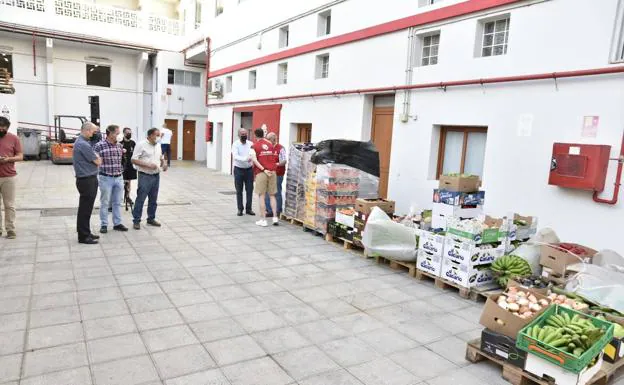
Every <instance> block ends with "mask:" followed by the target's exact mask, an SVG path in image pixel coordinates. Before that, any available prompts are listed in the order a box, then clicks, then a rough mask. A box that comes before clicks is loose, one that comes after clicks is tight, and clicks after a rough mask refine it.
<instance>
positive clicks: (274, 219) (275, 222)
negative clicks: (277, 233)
mask: <svg viewBox="0 0 624 385" xmlns="http://www.w3.org/2000/svg"><path fill="white" fill-rule="evenodd" d="M273 226H279V218H278V217H273Z"/></svg>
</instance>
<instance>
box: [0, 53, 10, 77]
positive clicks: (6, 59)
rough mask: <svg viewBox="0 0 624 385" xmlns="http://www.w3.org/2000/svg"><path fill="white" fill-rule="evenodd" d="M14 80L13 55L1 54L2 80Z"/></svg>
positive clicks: (0, 68)
mask: <svg viewBox="0 0 624 385" xmlns="http://www.w3.org/2000/svg"><path fill="white" fill-rule="evenodd" d="M7 75H8V76H9V77H10V78H13V55H11V54H10V53H5V52H3V53H0V79H2V78H3V77H4V76H7Z"/></svg>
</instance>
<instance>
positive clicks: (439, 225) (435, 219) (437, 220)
mask: <svg viewBox="0 0 624 385" xmlns="http://www.w3.org/2000/svg"><path fill="white" fill-rule="evenodd" d="M431 228H432V229H442V230H444V231H446V217H445V216H444V215H432V216H431Z"/></svg>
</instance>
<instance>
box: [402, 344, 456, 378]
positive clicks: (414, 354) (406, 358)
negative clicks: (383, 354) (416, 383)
mask: <svg viewBox="0 0 624 385" xmlns="http://www.w3.org/2000/svg"><path fill="white" fill-rule="evenodd" d="M390 359H391V360H393V361H394V362H396V363H397V364H399V365H401V366H402V367H403V368H405V369H407V370H408V371H409V372H411V373H412V374H413V375H415V376H416V377H417V378H418V379H420V380H421V381H424V380H429V379H431V378H435V377H437V376H439V375H442V374H444V373H447V372H449V371H452V370H454V369H456V368H457V365H455V364H454V363H452V362H451V361H449V360H447V359H445V358H444V357H442V356H440V355H438V354H437V353H435V352H432V351H431V350H429V349H427V348H426V347H419V348H415V349H411V350H407V351H404V352H399V353H395V354H393V355H391V356H390Z"/></svg>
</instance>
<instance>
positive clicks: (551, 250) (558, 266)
mask: <svg viewBox="0 0 624 385" xmlns="http://www.w3.org/2000/svg"><path fill="white" fill-rule="evenodd" d="M596 253H597V252H596V250H594V249H592V248H589V247H587V246H582V245H579V244H576V243H553V244H550V245H543V246H542V247H541V250H540V265H542V276H543V277H544V278H547V279H548V280H550V281H552V282H554V283H556V284H563V283H565V281H566V278H567V276H568V274H569V270H568V268H569V267H570V266H572V265H575V264H577V263H581V262H583V263H592V260H593V257H594V255H595V254H596Z"/></svg>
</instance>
